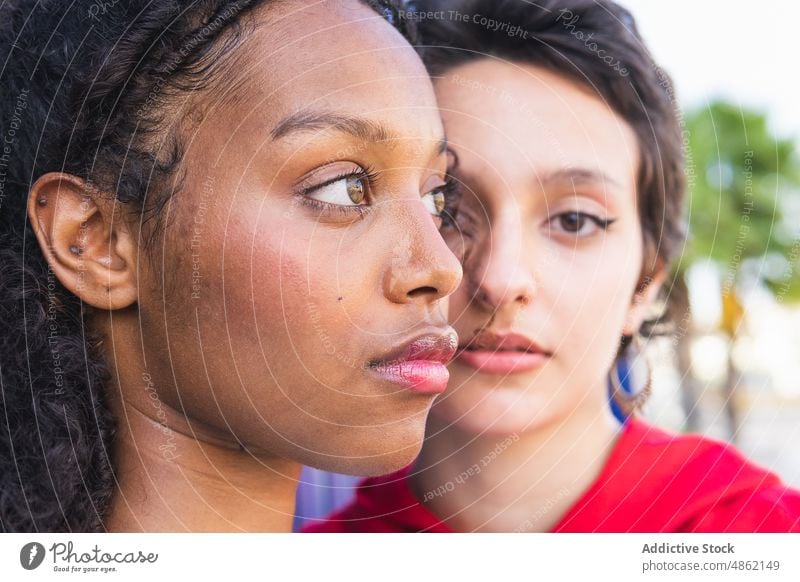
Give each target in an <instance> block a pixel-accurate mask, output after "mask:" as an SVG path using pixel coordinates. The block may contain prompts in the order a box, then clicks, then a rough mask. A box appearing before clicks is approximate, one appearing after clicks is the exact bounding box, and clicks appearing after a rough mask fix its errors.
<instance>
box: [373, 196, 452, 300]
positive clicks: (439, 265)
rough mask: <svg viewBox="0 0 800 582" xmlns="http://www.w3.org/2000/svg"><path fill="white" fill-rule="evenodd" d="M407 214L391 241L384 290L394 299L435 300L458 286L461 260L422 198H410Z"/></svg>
mask: <svg viewBox="0 0 800 582" xmlns="http://www.w3.org/2000/svg"><path fill="white" fill-rule="evenodd" d="M405 218H406V220H407V221H408V223H407V224H402V223H399V224H400V225H401V226H405V228H403V229H402V230H401V231H400V232H398V233H397V238H396V239H395V243H394V244H393V245H392V257H391V264H390V267H389V269H388V271H387V273H386V276H385V278H384V294H385V295H386V297H388V298H389V300H391V301H392V302H394V303H414V302H418V303H433V302H435V301H438V300H440V299H443V298H445V297H447V296H448V295H450V294H451V293H453V291H455V290H456V289H457V288H458V285H459V284H460V283H461V276H462V270H461V263H460V262H459V261H458V259H457V258H456V256H455V255H454V254H453V253H452V252H451V251H450V249H449V248H448V247H447V245H446V244H445V242H444V239H443V238H442V235H441V234H440V233H439V229H438V228H437V226H436V224H435V222H434V221H433V220H432V218H431V215H430V213H429V212H428V211H427V210H426V208H425V206H424V205H423V204H422V203H421V202H419V201H412V202H409V203H408V213H407V214H406V216H405ZM403 222H405V220H404V221H403ZM396 224H397V223H396Z"/></svg>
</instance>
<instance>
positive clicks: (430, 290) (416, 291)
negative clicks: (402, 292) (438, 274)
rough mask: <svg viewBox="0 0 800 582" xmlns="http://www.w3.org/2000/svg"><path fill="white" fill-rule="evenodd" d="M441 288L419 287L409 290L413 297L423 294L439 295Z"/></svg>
mask: <svg viewBox="0 0 800 582" xmlns="http://www.w3.org/2000/svg"><path fill="white" fill-rule="evenodd" d="M438 294H439V290H438V289H437V288H436V287H417V288H416V289H412V290H411V291H409V292H408V296H409V297H410V298H411V299H414V298H416V297H420V296H421V295H438Z"/></svg>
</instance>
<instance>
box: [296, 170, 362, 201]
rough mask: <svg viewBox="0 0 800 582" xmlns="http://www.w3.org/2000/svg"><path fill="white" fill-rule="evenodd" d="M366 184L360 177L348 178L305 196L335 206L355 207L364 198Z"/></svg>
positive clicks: (321, 187) (314, 190)
mask: <svg viewBox="0 0 800 582" xmlns="http://www.w3.org/2000/svg"><path fill="white" fill-rule="evenodd" d="M366 192H367V188H366V184H365V183H364V178H362V177H360V176H348V177H345V178H341V179H339V180H336V181H335V182H331V183H330V184H326V185H324V186H320V187H319V188H314V189H312V190H311V191H309V192H308V194H307V196H308V197H309V198H312V199H314V200H319V201H320V202H327V203H328V204H335V205H337V206H357V205H359V204H362V203H363V202H364V199H365V198H366Z"/></svg>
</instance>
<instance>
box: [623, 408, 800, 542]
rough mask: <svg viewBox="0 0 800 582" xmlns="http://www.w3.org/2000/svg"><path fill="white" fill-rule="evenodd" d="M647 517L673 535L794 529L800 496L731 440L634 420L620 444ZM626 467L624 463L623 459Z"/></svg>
mask: <svg viewBox="0 0 800 582" xmlns="http://www.w3.org/2000/svg"><path fill="white" fill-rule="evenodd" d="M619 449H620V450H619V451H618V452H620V453H621V454H622V455H623V456H627V457H628V458H629V460H630V461H631V462H630V470H628V471H625V470H623V471H622V473H623V474H625V475H627V476H628V477H629V478H630V479H631V480H632V481H633V482H632V483H630V484H631V485H633V487H634V490H635V491H637V496H638V497H640V498H641V500H642V501H643V502H644V503H646V506H644V507H640V509H641V510H642V512H643V513H642V517H643V518H644V519H646V518H647V517H648V516H651V517H655V516H660V518H661V519H660V520H661V521H662V522H663V523H664V524H666V525H668V527H669V529H667V531H796V530H797V528H798V527H800V521H799V520H800V492H798V491H796V490H793V489H791V488H789V487H787V486H786V485H785V484H783V483H782V482H781V480H780V478H779V477H778V476H777V475H775V474H774V473H772V472H770V471H768V470H767V469H765V468H763V467H761V466H759V465H757V464H756V463H753V462H752V461H750V460H748V459H747V458H746V457H745V456H744V455H743V454H742V453H741V451H739V450H738V449H737V448H735V447H734V446H732V445H730V444H729V443H725V442H721V441H718V440H715V439H712V438H708V437H704V436H701V435H694V434H680V435H679V434H674V433H671V432H668V431H665V430H662V429H659V428H657V427H655V426H652V425H650V424H648V423H646V422H644V421H641V420H632V421H631V424H630V426H628V427H626V431H625V433H624V435H623V437H622V438H621V439H620V446H619ZM617 461H618V462H621V463H624V460H623V459H619V458H618V459H617Z"/></svg>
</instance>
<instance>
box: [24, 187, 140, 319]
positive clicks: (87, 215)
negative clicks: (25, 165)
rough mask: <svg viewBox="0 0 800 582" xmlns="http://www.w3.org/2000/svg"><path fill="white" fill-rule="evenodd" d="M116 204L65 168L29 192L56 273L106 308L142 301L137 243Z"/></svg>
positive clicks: (37, 229) (31, 209)
mask: <svg viewBox="0 0 800 582" xmlns="http://www.w3.org/2000/svg"><path fill="white" fill-rule="evenodd" d="M115 207H116V204H115V203H114V202H113V201H110V200H105V199H101V198H100V196H99V195H98V193H97V192H96V191H95V190H94V189H92V188H90V187H89V185H88V184H87V183H86V181H85V180H83V179H81V178H78V177H76V176H73V175H70V174H65V173H62V172H50V173H47V174H45V175H43V176H41V177H40V178H39V179H38V180H36V182H35V183H34V184H33V186H32V187H31V190H30V193H29V196H28V219H29V220H30V222H31V225H32V227H33V231H34V233H35V234H36V238H37V240H38V241H39V246H40V247H41V248H42V252H43V253H44V256H45V257H46V258H47V262H48V263H49V265H50V269H52V271H53V274H54V275H55V276H56V277H57V278H58V280H59V281H60V282H61V284H62V285H63V286H64V287H65V288H67V289H68V290H69V291H70V292H72V293H73V294H74V295H76V296H78V297H80V298H81V300H83V302H84V303H87V304H88V305H92V306H94V307H97V308H99V309H106V310H113V309H123V308H125V307H129V306H130V305H132V304H133V303H134V302H136V299H137V282H136V262H135V259H136V245H135V243H134V239H133V237H132V236H131V234H130V230H129V229H128V227H127V224H126V222H125V221H124V220H121V219H120V216H119V212H115V211H114V210H115Z"/></svg>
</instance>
